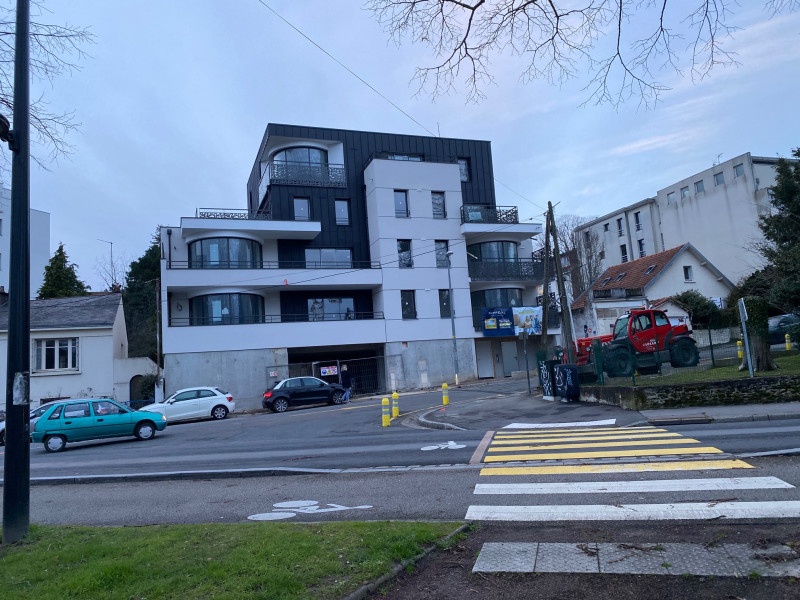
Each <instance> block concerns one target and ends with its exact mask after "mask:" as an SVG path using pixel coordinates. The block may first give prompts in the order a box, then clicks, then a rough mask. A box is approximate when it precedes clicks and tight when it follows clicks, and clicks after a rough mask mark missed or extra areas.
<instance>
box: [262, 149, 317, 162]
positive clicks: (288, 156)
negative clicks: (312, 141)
mask: <svg viewBox="0 0 800 600" xmlns="http://www.w3.org/2000/svg"><path fill="white" fill-rule="evenodd" d="M272 160H273V162H276V163H285V164H297V165H327V164H328V152H327V150H321V149H319V148H305V147H298V148H287V149H286V150H281V151H280V152H276V153H275V154H274V155H273V156H272Z"/></svg>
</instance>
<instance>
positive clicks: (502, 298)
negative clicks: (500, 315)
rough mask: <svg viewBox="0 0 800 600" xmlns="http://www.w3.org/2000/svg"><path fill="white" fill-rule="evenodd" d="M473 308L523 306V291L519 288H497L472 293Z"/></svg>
mask: <svg viewBox="0 0 800 600" xmlns="http://www.w3.org/2000/svg"><path fill="white" fill-rule="evenodd" d="M471 297H472V306H473V308H508V307H509V306H522V290H521V289H517V288H497V289H494V290H482V291H480V292H472V294H471Z"/></svg>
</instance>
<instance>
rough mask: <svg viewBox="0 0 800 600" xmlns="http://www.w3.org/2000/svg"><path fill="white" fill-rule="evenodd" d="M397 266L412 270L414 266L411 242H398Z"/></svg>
mask: <svg viewBox="0 0 800 600" xmlns="http://www.w3.org/2000/svg"><path fill="white" fill-rule="evenodd" d="M397 266H398V267H400V268H401V269H410V268H411V267H413V266H414V260H413V259H412V258H411V240H397Z"/></svg>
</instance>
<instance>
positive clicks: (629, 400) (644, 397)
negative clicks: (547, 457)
mask: <svg viewBox="0 0 800 600" xmlns="http://www.w3.org/2000/svg"><path fill="white" fill-rule="evenodd" d="M580 399H581V400H583V401H584V402H597V403H599V404H613V405H615V406H619V407H621V408H624V409H627V410H651V409H657V408H683V407H687V406H735V405H739V404H770V403H773V402H796V401H798V400H800V376H797V375H785V376H777V377H756V378H755V379H734V380H729V381H710V382H703V383H683V384H670V385H637V386H635V387H634V386H608V385H581V398H580Z"/></svg>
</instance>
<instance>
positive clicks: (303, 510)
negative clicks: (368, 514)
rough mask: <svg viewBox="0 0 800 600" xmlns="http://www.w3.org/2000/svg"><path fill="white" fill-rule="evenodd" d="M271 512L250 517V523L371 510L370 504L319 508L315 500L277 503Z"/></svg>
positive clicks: (332, 505)
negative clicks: (299, 516) (344, 511)
mask: <svg viewBox="0 0 800 600" xmlns="http://www.w3.org/2000/svg"><path fill="white" fill-rule="evenodd" d="M272 506H273V507H274V508H273V509H272V512H268V513H259V514H257V515H250V516H249V517H247V518H248V520H250V521H279V520H281V519H291V518H292V517H296V516H297V515H298V514H303V515H313V514H320V513H330V512H338V511H342V510H363V509H367V508H372V505H370V504H363V505H361V506H343V505H342V504H327V505H326V506H327V507H328V508H320V506H319V502H317V501H316V500H292V501H290V502H277V503H275V504H273V505H272Z"/></svg>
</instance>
